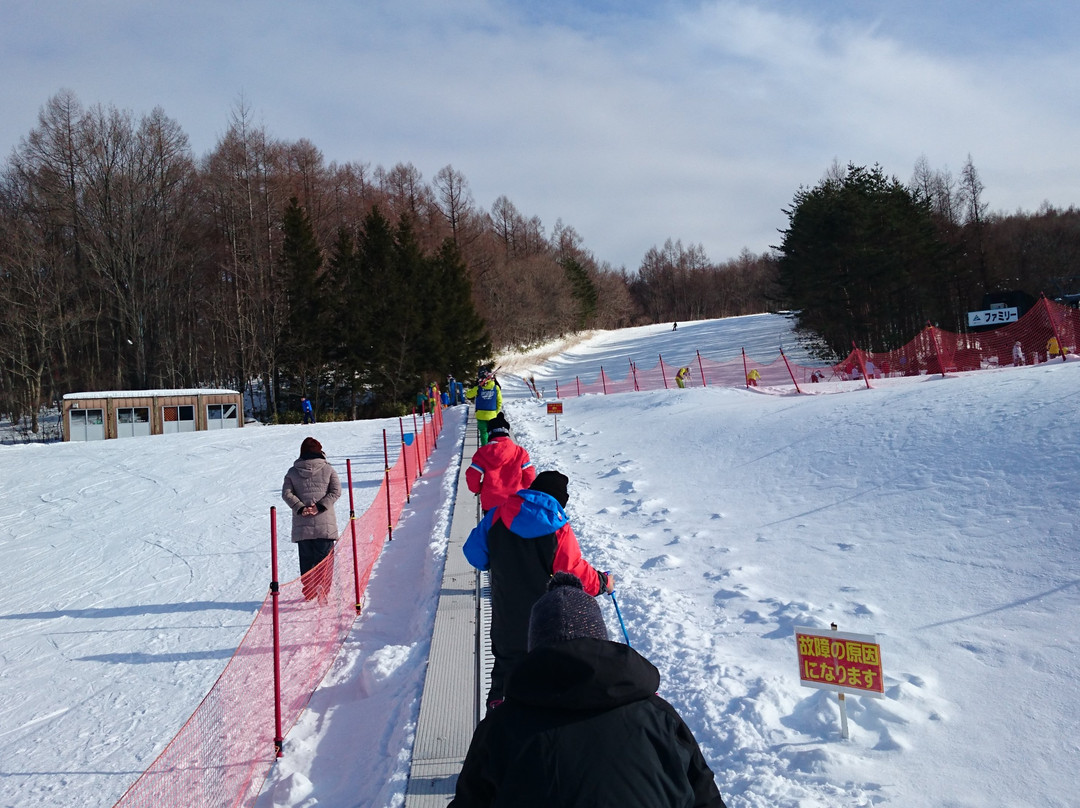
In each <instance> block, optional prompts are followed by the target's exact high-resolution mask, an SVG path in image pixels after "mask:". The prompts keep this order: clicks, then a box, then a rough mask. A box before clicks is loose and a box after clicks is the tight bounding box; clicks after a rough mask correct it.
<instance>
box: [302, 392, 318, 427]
mask: <svg viewBox="0 0 1080 808" xmlns="http://www.w3.org/2000/svg"><path fill="white" fill-rule="evenodd" d="M300 412H301V413H302V414H303V420H304V423H305V424H313V423H315V411H314V410H313V409H312V408H311V401H310V400H309V399H308V397H307V396H301V397H300Z"/></svg>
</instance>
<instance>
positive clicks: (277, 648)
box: [270, 505, 285, 757]
mask: <svg viewBox="0 0 1080 808" xmlns="http://www.w3.org/2000/svg"><path fill="white" fill-rule="evenodd" d="M278 589H279V587H278V566H277V508H276V507H274V506H273V505H271V506H270V605H271V610H270V611H271V614H272V616H273V624H274V756H275V757H282V756H283V755H284V754H285V753H284V751H283V750H282V744H284V742H285V738H284V737H283V736H282V734H281V633H280V631H279V628H278Z"/></svg>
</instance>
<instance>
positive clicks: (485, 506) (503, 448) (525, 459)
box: [465, 412, 536, 513]
mask: <svg viewBox="0 0 1080 808" xmlns="http://www.w3.org/2000/svg"><path fill="white" fill-rule="evenodd" d="M535 479H536V467H535V466H534V465H533V463H532V460H531V459H530V458H529V453H528V452H527V451H525V449H523V448H522V447H520V446H518V445H517V444H516V443H514V441H513V440H511V438H510V424H508V423H507V422H506V416H504V415H503V414H502V413H501V412H500V413H499V414H498V415H496V416H495V417H494V418H492V419H491V420H490V421H488V442H487V443H485V444H484V445H483V446H481V447H480V448H479V449H477V450H476V453H475V454H473V456H472V463H471V464H470V465H469V467H468V468H467V469H466V470H465V482H466V483H467V484H468V486H469V490H470V491H472V492H473V493H474V494H479V495H480V508H481V509H482V510H483V511H484V513H487V512H488V511H490V510H491V509H492V508H498V507H499V506H500V505H502V504H503V503H504V502H506V498H507V497H509V496H510V495H511V494H516V493H517V492H518V491H520V490H521V489H522V488H528V487H529V486H530V485H532V481H533V480H535Z"/></svg>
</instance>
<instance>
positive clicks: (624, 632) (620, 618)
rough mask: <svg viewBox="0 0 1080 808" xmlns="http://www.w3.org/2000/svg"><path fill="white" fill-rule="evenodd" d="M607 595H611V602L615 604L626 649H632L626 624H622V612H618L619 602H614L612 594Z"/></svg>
mask: <svg viewBox="0 0 1080 808" xmlns="http://www.w3.org/2000/svg"><path fill="white" fill-rule="evenodd" d="M608 594H609V595H611V602H612V603H613V604H615V614H616V615H618V618H619V625H620V626H622V635H623V637H625V638H626V645H627V647H632V646H630V635H629V634H627V633H626V623H624V622H623V619H622V612H621V611H619V601H617V600H615V593H614V592H608Z"/></svg>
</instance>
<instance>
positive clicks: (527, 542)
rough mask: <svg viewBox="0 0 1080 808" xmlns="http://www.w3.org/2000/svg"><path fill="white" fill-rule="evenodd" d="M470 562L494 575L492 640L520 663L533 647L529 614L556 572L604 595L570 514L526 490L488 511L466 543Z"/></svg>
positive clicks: (548, 498) (550, 499)
mask: <svg viewBox="0 0 1080 808" xmlns="http://www.w3.org/2000/svg"><path fill="white" fill-rule="evenodd" d="M463 549H464V552H465V558H466V559H468V561H469V563H470V564H472V565H473V566H474V567H476V568H477V569H479V570H489V571H490V572H491V639H492V642H493V643H494V644H495V646H496V647H497V649H498V653H499V654H500V655H501V656H503V657H505V658H506V659H510V660H516V659H518V658H520V657H522V656H524V655H525V652H526V650H527V649H528V637H529V610H530V609H532V605H533V604H534V603H536V601H537V600H539V598H540V596H541V595H543V594H544V593H545V592H546V591H547V585H548V581H549V580H550V578H551V576H552V575H554V574H555V573H556V572H572V573H573V574H574V575H576V576H577V577H578V578H580V579H581V583H582V586H583V587H584V589H585V591H586V592H587V593H588V594H590V595H592V596H594V597H595V596H596V595H599V594H600V589H601V586H600V576H599V575H598V574H597V572H596V570H595V569H593V567H592V565H591V564H589V562H588V561H586V560H585V559H584V558H583V557H582V555H581V546H580V545H579V544H578V540H577V536H575V535H574V530H573V528H572V527H570V519H569V517H567V515H566V511H564V510H563V509H562V506H561V505H559V503H558V502H557V501H556V499H555V497H553V496H551V495H550V494H545V493H544V492H543V491H535V490H532V489H528V488H527V489H525V490H523V491H518V492H517V493H516V494H511V495H510V497H509V498H508V499H507V500H506V502H505V503H504V504H502V505H500V506H499V507H498V508H496V509H495V510H493V511H488V513H487V515H485V516H484V518H483V519H482V520H481V522H480V524H478V525H477V526H476V527H474V528H473V530H472V533H470V534H469V538H468V539H467V540H466V541H465V547H464V548H463Z"/></svg>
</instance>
